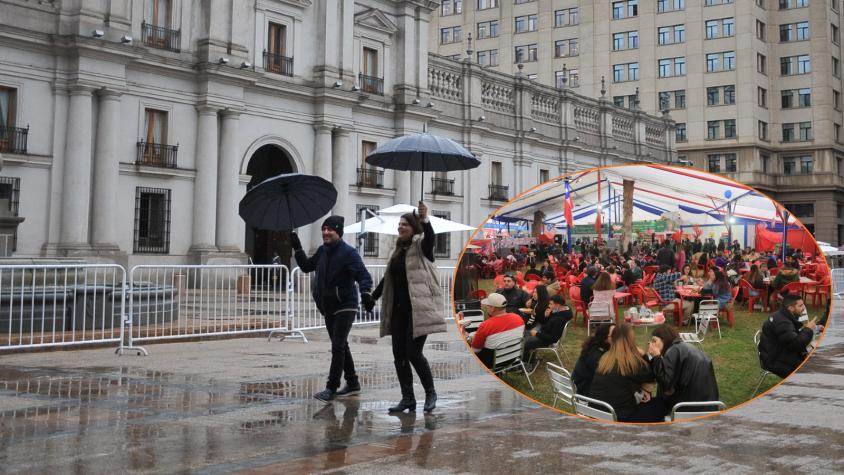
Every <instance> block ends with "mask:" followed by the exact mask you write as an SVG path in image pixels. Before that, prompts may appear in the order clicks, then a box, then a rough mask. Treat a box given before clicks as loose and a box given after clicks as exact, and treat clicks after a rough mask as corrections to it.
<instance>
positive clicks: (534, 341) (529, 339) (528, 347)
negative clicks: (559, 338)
mask: <svg viewBox="0 0 844 475" xmlns="http://www.w3.org/2000/svg"><path fill="white" fill-rule="evenodd" d="M547 346H548V345H546V344H545V342H543V341H542V340H540V339H539V338H538V337H535V336H533V335H531V334H530V333H527V334H526V335H525V343H524V350H523V352H522V361H524V362H525V363H527V362H528V360H530V355H531V353H533V352H534V350H536V349H537V348H545V347H547Z"/></svg>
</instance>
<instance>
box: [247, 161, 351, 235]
mask: <svg viewBox="0 0 844 475" xmlns="http://www.w3.org/2000/svg"><path fill="white" fill-rule="evenodd" d="M336 202H337V190H336V189H334V185H332V184H331V182H329V181H327V180H325V179H324V178H320V177H318V176H311V175H303V174H301V173H287V174H284V175H279V176H275V177H272V178H268V179H266V180H264V181H262V182H261V183H259V184H258V185H256V186H255V187H254V188H252V189H251V190H249V191H248V192H247V193H246V196H244V197H243V199H242V200H240V217H241V218H243V220H244V221H246V224H248V225H250V226H252V227H253V228H257V229H267V230H270V231H286V230H290V229H295V228H298V227H299V226H304V225H306V224H311V223H313V222H314V221H316V220H318V219H319V218H321V217H322V216H325V215H326V214H328V212H329V211H331V208H332V207H333V206H334V203H336Z"/></svg>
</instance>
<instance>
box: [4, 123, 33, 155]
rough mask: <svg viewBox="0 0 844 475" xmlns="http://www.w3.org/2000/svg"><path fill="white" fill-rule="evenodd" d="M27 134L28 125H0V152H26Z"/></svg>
mask: <svg viewBox="0 0 844 475" xmlns="http://www.w3.org/2000/svg"><path fill="white" fill-rule="evenodd" d="M28 136H29V126H27V127H26V128H25V129H24V128H21V127H0V153H21V154H25V153H26V139H27V137H28Z"/></svg>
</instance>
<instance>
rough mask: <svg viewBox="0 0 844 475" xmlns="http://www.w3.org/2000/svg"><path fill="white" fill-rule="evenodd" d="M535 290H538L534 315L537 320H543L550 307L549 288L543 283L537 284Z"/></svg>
mask: <svg viewBox="0 0 844 475" xmlns="http://www.w3.org/2000/svg"><path fill="white" fill-rule="evenodd" d="M534 290H536V302H534V304H533V316H534V317H536V319H537V320H539V321H542V320H545V310H546V309H547V308H548V305H549V302H550V298H549V297H548V288H547V287H545V286H544V285H542V284H539V285H537V286H536V287H535V288H534Z"/></svg>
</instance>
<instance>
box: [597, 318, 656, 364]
mask: <svg viewBox="0 0 844 475" xmlns="http://www.w3.org/2000/svg"><path fill="white" fill-rule="evenodd" d="M646 366H647V363H645V360H643V359H642V357H641V355H639V349H638V348H636V337H635V335H633V327H631V326H630V325H628V324H627V323H621V324H619V325H617V326H616V327H615V330H613V332H612V336H611V337H610V349H609V350H607V352H606V353H604V356H602V357H601V360H600V361H599V362H598V369H597V371H596V372H597V373H599V374H609V373H611V372H612V371H613V369H615V368H618V372H619V374H620V375H622V376H632V375H634V374H636V373H637V372H638V371H641V370H642V369H643V368H644V367H646Z"/></svg>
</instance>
